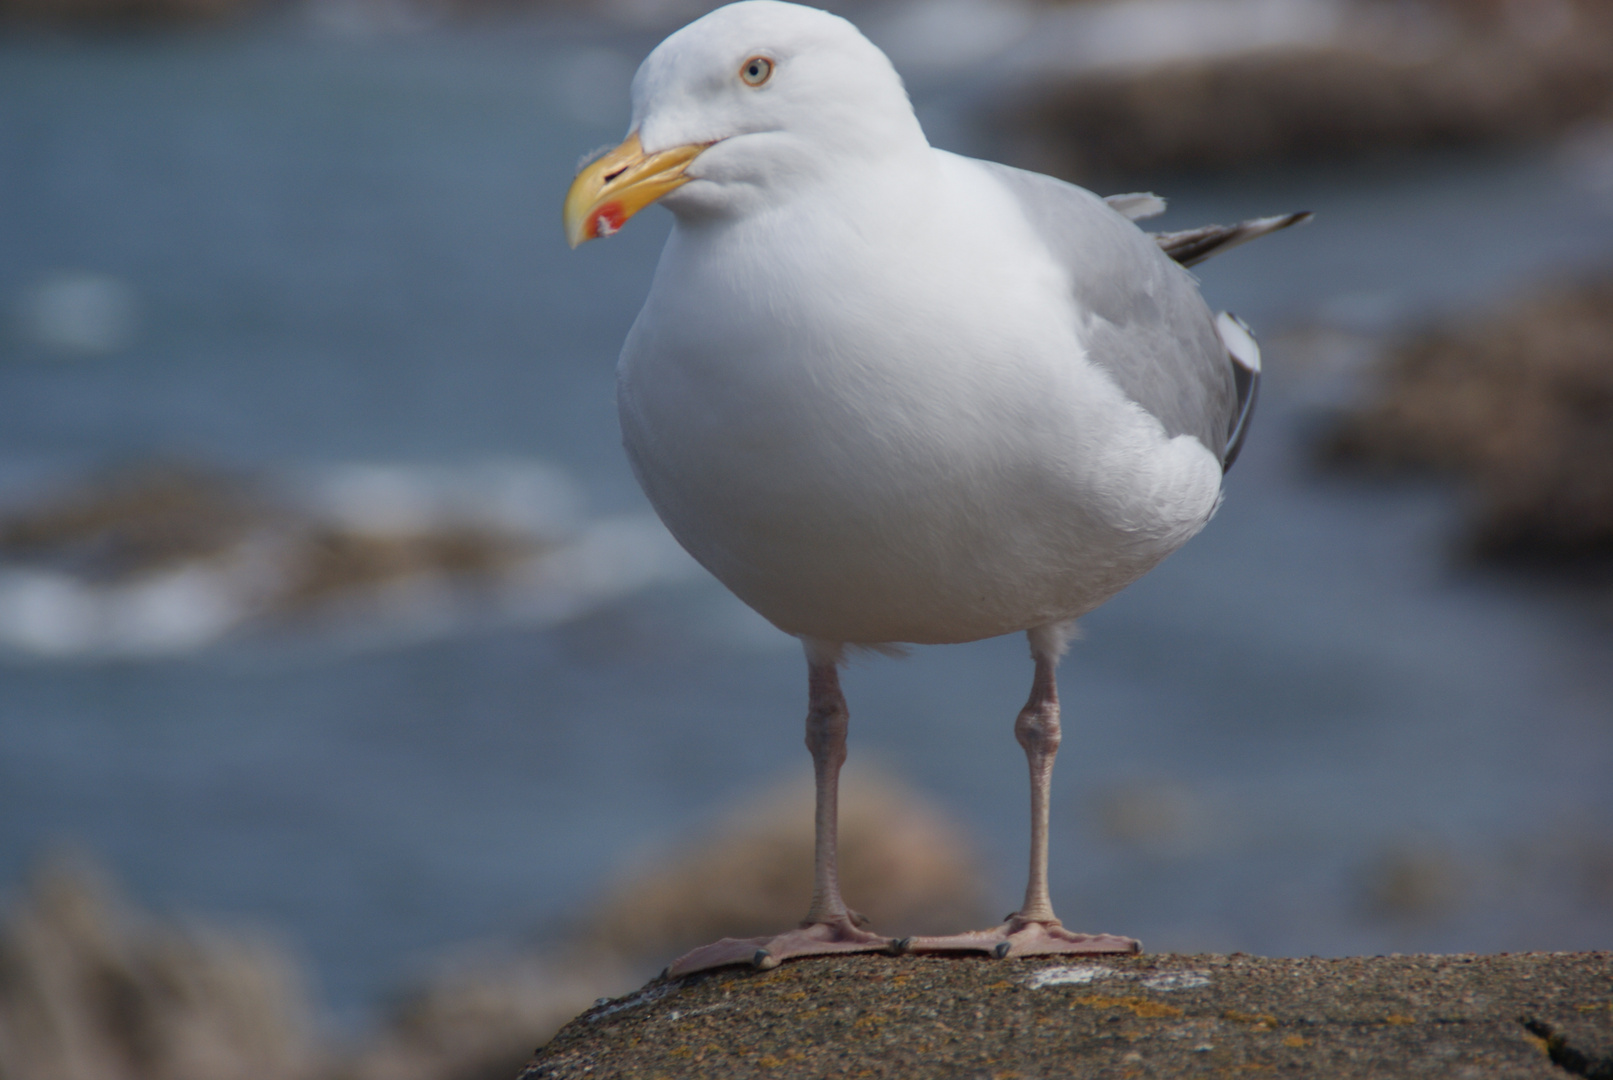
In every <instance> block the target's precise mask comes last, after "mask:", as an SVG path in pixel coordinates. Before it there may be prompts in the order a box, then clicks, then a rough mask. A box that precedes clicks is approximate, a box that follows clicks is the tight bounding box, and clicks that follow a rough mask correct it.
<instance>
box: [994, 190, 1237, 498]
mask: <svg viewBox="0 0 1613 1080" xmlns="http://www.w3.org/2000/svg"><path fill="white" fill-rule="evenodd" d="M982 164H983V165H985V166H986V167H987V168H989V169H990V170H991V171H992V173H993V174H994V175H995V176H996V177H997V178H998V179H999V180H1001V181H1002V183H1003V184H1004V185H1005V186H1006V187H1007V188H1008V189H1009V191H1010V192H1012V193H1013V195H1014V196H1015V198H1016V199H1018V201H1019V203H1020V206H1021V207H1022V208H1023V210H1024V212H1025V217H1026V220H1028V221H1029V222H1030V223H1031V226H1032V228H1034V229H1036V230H1037V231H1038V232H1039V233H1040V234H1041V235H1042V236H1043V237H1044V238H1045V239H1046V241H1047V245H1048V247H1049V249H1050V250H1051V251H1052V252H1053V255H1054V257H1055V258H1056V259H1057V260H1058V262H1059V263H1060V265H1061V266H1062V267H1063V269H1064V271H1065V272H1066V273H1067V274H1068V275H1069V281H1070V287H1071V294H1072V295H1071V298H1072V300H1073V301H1074V302H1075V307H1076V310H1077V311H1078V312H1079V316H1078V317H1079V318H1080V319H1081V320H1082V326H1081V330H1082V337H1083V339H1084V340H1085V341H1086V342H1087V347H1088V355H1089V357H1090V359H1091V360H1092V361H1093V362H1094V363H1096V364H1098V365H1099V366H1100V367H1102V368H1103V369H1104V370H1105V371H1107V372H1108V373H1109V375H1110V376H1111V377H1112V378H1113V379H1114V380H1115V382H1116V383H1118V384H1119V386H1120V389H1121V390H1122V391H1124V392H1125V394H1126V395H1127V396H1128V397H1130V398H1131V400H1133V401H1135V402H1136V403H1137V404H1138V405H1141V406H1142V407H1143V408H1144V409H1147V410H1148V411H1149V412H1150V413H1152V414H1153V415H1154V416H1155V417H1157V418H1158V419H1159V422H1160V423H1161V424H1163V425H1164V427H1165V432H1166V434H1167V435H1171V436H1176V435H1182V434H1187V435H1192V436H1193V437H1194V438H1196V439H1198V440H1199V441H1200V442H1202V443H1203V444H1204V445H1205V446H1206V447H1208V448H1209V450H1210V452H1211V453H1212V454H1214V455H1215V456H1216V458H1217V459H1218V460H1220V461H1221V462H1222V463H1223V467H1224V466H1225V465H1226V464H1228V462H1227V454H1228V450H1229V449H1232V448H1233V445H1234V444H1233V443H1232V441H1231V440H1232V435H1233V433H1234V431H1238V432H1239V433H1240V434H1241V429H1242V421H1243V420H1245V419H1246V416H1245V413H1246V410H1245V407H1244V406H1245V404H1246V403H1247V402H1250V400H1251V398H1252V393H1253V384H1252V381H1249V386H1248V389H1247V390H1245V387H1244V386H1243V385H1240V384H1241V383H1243V382H1245V381H1247V380H1240V379H1239V378H1237V376H1236V374H1235V364H1234V361H1233V358H1232V355H1231V353H1230V351H1229V349H1228V346H1227V343H1226V342H1225V341H1223V340H1222V337H1221V334H1220V333H1219V332H1218V330H1217V321H1216V318H1215V316H1214V315H1212V314H1211V313H1210V309H1209V308H1208V307H1206V306H1205V303H1204V300H1203V298H1202V297H1201V296H1200V295H1199V289H1198V283H1197V282H1196V281H1195V280H1194V279H1193V277H1192V275H1191V274H1189V273H1188V272H1187V271H1186V270H1183V269H1182V268H1181V267H1180V266H1178V265H1177V264H1176V263H1175V262H1173V261H1171V259H1170V258H1169V257H1168V256H1166V255H1165V254H1164V253H1163V252H1162V251H1161V250H1160V248H1159V246H1158V245H1157V244H1156V243H1155V242H1154V241H1153V239H1152V238H1151V237H1150V236H1149V235H1148V234H1147V233H1145V232H1143V231H1142V230H1141V229H1139V228H1137V226H1136V225H1133V224H1132V223H1131V221H1129V220H1127V218H1126V217H1125V216H1123V214H1122V213H1120V212H1117V211H1116V210H1115V209H1113V208H1112V207H1110V206H1107V205H1105V203H1104V201H1103V200H1102V199H1100V198H1098V197H1097V196H1096V195H1094V194H1092V193H1091V192H1090V191H1087V190H1086V189H1085V188H1079V187H1076V186H1075V185H1074V184H1066V183H1065V182H1063V181H1062V180H1055V179H1054V178H1052V177H1050V176H1043V175H1041V174H1039V173H1031V172H1025V171H1023V170H1021V169H1015V168H1011V167H1009V166H1007V165H998V164H996V163H994V162H982ZM1251 343H1252V342H1251ZM1257 363H1258V361H1257ZM1240 390H1244V393H1242V394H1240Z"/></svg>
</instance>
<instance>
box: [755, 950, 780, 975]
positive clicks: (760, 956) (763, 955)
mask: <svg viewBox="0 0 1613 1080" xmlns="http://www.w3.org/2000/svg"><path fill="white" fill-rule="evenodd" d="M750 962H751V966H752V967H754V968H755V969H756V970H757V971H771V970H773V969H774V968H776V967H778V961H777V960H775V959H773V954H772V953H770V952H768V951H767V950H766V949H757V950H756V954H755V955H754V956H752V957H751V958H750Z"/></svg>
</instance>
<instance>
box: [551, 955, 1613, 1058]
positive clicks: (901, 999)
mask: <svg viewBox="0 0 1613 1080" xmlns="http://www.w3.org/2000/svg"><path fill="white" fill-rule="evenodd" d="M1245 1074H1247V1075H1256V1076H1258V1075H1279V1074H1280V1075H1290V1076H1326V1077H1337V1078H1347V1077H1389V1076H1424V1075H1427V1076H1449V1077H1467V1076H1471V1077H1475V1078H1478V1077H1483V1078H1486V1080H1488V1078H1509V1077H1520V1078H1521V1077H1536V1078H1540V1080H1564V1078H1566V1077H1569V1076H1575V1075H1578V1076H1585V1077H1594V1078H1596V1080H1613V953H1608V952H1595V953H1523V954H1512V955H1505V954H1504V955H1500V956H1383V957H1371V958H1348V959H1336V960H1324V959H1316V958H1312V959H1305V960H1295V959H1276V960H1273V959H1265V958H1262V957H1255V956H1244V955H1241V954H1236V953H1235V954H1233V955H1231V956H1175V955H1143V956H1137V957H1124V958H1097V959H1093V960H1080V959H1072V958H1048V957H1036V958H1031V959H1026V960H1003V961H994V960H989V959H974V958H936V957H914V956H903V957H888V956H880V955H866V956H849V957H826V958H814V959H805V960H797V961H791V962H789V963H786V964H784V965H783V966H782V967H779V968H777V969H775V970H773V971H768V972H756V971H751V970H748V969H726V970H722V971H716V972H707V973H703V974H701V975H695V976H690V977H688V978H684V979H671V980H656V981H655V982H652V983H650V984H649V985H648V986H646V987H644V988H643V989H642V990H640V991H638V992H637V993H635V994H632V995H629V996H628V997H625V998H620V999H617V1000H614V1001H602V1002H601V1003H600V1004H599V1005H597V1006H596V1007H595V1008H593V1009H591V1010H589V1011H588V1012H586V1013H584V1014H583V1015H582V1016H580V1017H578V1018H577V1019H576V1020H573V1021H572V1022H571V1023H570V1024H568V1025H567V1026H566V1027H565V1028H563V1029H562V1030H561V1031H560V1033H559V1034H558V1035H556V1036H555V1037H554V1039H553V1040H552V1041H551V1042H550V1043H549V1044H548V1045H547V1046H545V1047H543V1048H542V1049H541V1050H539V1052H538V1054H537V1056H536V1057H535V1058H534V1059H533V1060H532V1062H531V1063H530V1064H529V1065H528V1066H527V1068H526V1069H525V1070H524V1071H523V1072H522V1074H521V1080H539V1078H543V1080H571V1078H580V1077H590V1078H601V1077H624V1078H629V1080H634V1078H640V1077H642V1078H653V1077H682V1076H699V1077H712V1078H717V1077H751V1076H757V1077H760V1076H766V1077H797V1076H799V1077H924V1078H928V1077H970V1078H991V1080H1033V1078H1043V1077H1046V1078H1048V1080H1055V1078H1059V1080H1062V1078H1078V1077H1117V1078H1118V1077H1155V1076H1199V1075H1204V1076H1234V1075H1245Z"/></svg>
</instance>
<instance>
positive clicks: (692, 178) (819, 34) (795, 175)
mask: <svg viewBox="0 0 1613 1080" xmlns="http://www.w3.org/2000/svg"><path fill="white" fill-rule="evenodd" d="M924 145H926V144H925V141H924V133H923V131H922V130H921V129H920V127H919V124H918V120H917V118H916V117H914V115H913V108H912V105H911V103H910V102H909V101H908V98H907V91H906V90H905V89H904V88H903V86H902V80H901V77H900V76H898V75H897V74H896V70H895V69H894V68H893V67H892V66H891V63H890V61H889V60H888V59H886V57H885V54H884V53H882V52H880V51H879V49H878V48H877V47H876V46H875V45H874V44H873V43H872V42H870V41H869V40H868V39H867V38H865V37H863V35H862V34H861V33H860V32H859V31H858V30H857V28H856V27H855V26H852V25H851V24H850V23H849V22H847V21H846V20H844V19H842V18H840V17H839V16H836V15H830V14H829V13H828V12H824V11H818V10H816V9H814V8H808V7H802V6H800V5H798V4H786V3H780V2H778V0H745V2H743V3H738V4H730V5H728V6H727V7H722V8H718V9H717V10H716V11H713V12H712V13H711V14H709V15H707V16H705V17H704V18H701V19H699V20H697V21H695V22H692V23H690V24H689V25H688V26H685V27H684V28H683V29H682V30H679V31H678V32H677V33H675V34H673V35H672V36H671V37H669V38H667V39H666V40H665V41H663V42H662V43H661V44H660V45H658V46H656V48H655V51H654V52H652V53H650V55H649V56H648V57H647V58H646V59H645V61H644V63H643V64H642V65H641V66H640V67H639V70H638V74H637V75H636V76H634V78H633V119H632V123H631V125H630V131H629V135H628V137H627V140H626V141H625V142H623V143H622V145H621V146H618V147H617V148H616V149H614V150H612V151H610V152H609V153H608V154H606V155H605V156H604V157H601V158H599V159H598V160H597V161H594V162H592V163H591V164H589V165H588V166H587V167H586V168H584V169H583V170H582V171H581V172H579V173H578V175H577V178H576V180H575V181H574V182H573V183H572V186H571V190H570V192H569V193H568V194H567V196H566V205H565V225H566V238H567V240H569V241H570V243H571V246H572V247H576V246H577V245H578V244H581V243H582V242H583V241H585V240H592V239H594V238H596V237H599V236H608V235H610V234H611V233H613V232H615V231H616V230H617V229H619V228H621V226H622V225H623V223H625V222H626V221H627V219H628V218H629V217H632V216H633V214H635V213H637V212H638V211H639V210H641V209H642V208H644V207H645V206H648V205H649V204H650V203H652V202H655V201H657V200H664V202H665V204H666V205H667V207H668V208H669V209H671V210H672V211H673V212H674V213H677V214H679V215H688V216H691V217H692V216H699V215H720V214H725V213H744V212H745V211H746V210H747V209H749V208H751V207H754V206H757V205H761V204H763V203H776V202H777V201H778V200H779V199H780V198H783V197H787V193H788V192H789V191H790V190H791V189H793V188H797V187H799V186H801V185H809V184H811V183H813V182H815V181H816V180H817V179H819V178H821V177H823V176H825V175H833V174H834V173H835V172H836V171H837V170H842V169H845V168H849V167H852V166H853V165H856V166H859V167H868V166H873V167H877V166H878V165H879V163H880V162H881V161H883V160H885V159H886V158H887V157H888V156H889V155H891V154H901V153H911V152H912V151H913V150H914V148H921V147H923V146H924Z"/></svg>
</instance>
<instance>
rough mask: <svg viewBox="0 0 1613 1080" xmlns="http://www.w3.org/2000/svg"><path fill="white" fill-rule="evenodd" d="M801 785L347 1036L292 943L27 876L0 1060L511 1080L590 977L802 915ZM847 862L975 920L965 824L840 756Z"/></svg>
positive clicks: (120, 1068)
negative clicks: (360, 1033) (568, 919)
mask: <svg viewBox="0 0 1613 1080" xmlns="http://www.w3.org/2000/svg"><path fill="white" fill-rule="evenodd" d="M811 798H812V793H811V791H810V789H807V788H805V787H803V786H800V785H793V784H792V785H787V786H785V787H784V788H783V789H782V790H775V791H772V792H769V793H764V794H761V795H758V796H757V797H756V798H755V799H753V800H752V801H750V802H749V803H747V804H746V805H744V806H741V807H738V808H736V809H734V810H733V811H732V812H731V813H730V814H729V815H727V816H725V817H724V818H723V819H722V820H721V821H719V822H718V823H717V824H716V825H715V827H714V828H713V829H712V830H711V831H710V832H709V833H707V834H705V835H703V836H699V837H695V838H692V839H691V840H689V841H688V842H686V843H685V844H683V845H682V846H681V847H679V848H677V849H676V850H675V851H674V852H673V853H672V854H670V855H665V856H659V857H657V858H655V859H653V860H650V861H646V862H644V863H642V864H640V865H637V866H635V867H631V868H629V869H628V870H627V871H626V872H624V873H623V875H622V876H621V877H620V879H619V880H618V881H617V883H616V884H615V885H613V886H612V887H611V888H610V889H609V890H608V892H607V893H606V895H605V896H603V897H602V898H600V899H599V900H598V901H596V902H594V903H593V904H590V905H588V907H587V909H586V910H585V911H583V912H582V913H580V914H579V916H578V918H577V919H576V920H575V922H574V923H573V925H572V926H571V927H570V928H569V929H568V930H567V931H565V932H563V933H562V934H560V935H558V937H557V939H556V940H554V941H552V942H550V943H549V944H547V945H539V946H536V947H533V948H531V949H529V950H527V951H525V952H522V951H519V950H513V949H509V948H501V949H496V950H495V949H492V948H490V947H482V948H477V949H470V948H467V949H466V950H465V951H463V952H461V953H459V954H457V955H454V956H450V957H448V958H445V959H444V960H443V962H442V963H441V964H440V965H439V967H438V968H437V970H436V971H435V972H434V973H433V974H431V975H430V976H428V977H427V978H426V979H424V980H423V981H422V982H421V984H420V985H418V986H416V987H414V988H412V989H409V990H407V991H405V992H404V993H402V994H401V995H400V997H399V998H398V1003H397V1004H396V1006H395V1007H394V1008H393V1009H392V1011H391V1013H390V1015H389V1017H388V1019H387V1021H386V1022H385V1024H384V1025H383V1027H382V1029H381V1030H380V1031H378V1032H375V1033H373V1034H372V1035H371V1036H370V1037H368V1038H367V1040H366V1041H365V1042H363V1043H361V1044H359V1045H357V1046H348V1047H336V1046H334V1045H330V1044H322V1043H321V1042H320V1041H319V1039H317V1038H316V1034H315V1033H316V1032H317V1031H318V1027H317V1025H316V1024H315V1023H314V1020H313V1014H314V1011H315V1010H314V1006H313V1005H312V999H311V998H310V997H309V996H308V994H307V992H306V990H305V989H304V984H303V979H302V977H301V976H300V974H299V971H298V965H297V963H296V961H295V960H294V958H293V957H292V956H291V954H289V953H288V952H287V951H286V950H284V949H282V948H279V947H276V946H273V945H271V944H269V943H267V942H266V941H264V940H262V939H260V938H257V937H254V936H252V935H248V934H244V933H242V932H239V931H223V930H219V929H216V928H202V927H199V926H194V925H176V924H172V923H159V922H156V921H154V920H152V919H151V918H149V917H146V916H141V915H138V914H136V913H134V912H132V911H131V910H130V909H129V908H128V907H127V906H126V905H125V904H123V903H122V902H121V901H119V900H118V899H117V898H116V896H115V894H114V892H113V890H112V889H111V887H110V886H109V885H108V884H107V883H106V880H105V878H104V877H103V876H102V875H101V874H99V873H97V872H95V871H93V870H90V869H87V868H86V866H85V865H84V864H83V862H82V861H78V862H57V863H53V864H51V865H49V866H47V867H46V868H45V869H44V870H43V871H42V872H41V873H40V874H39V875H38V877H37V880H36V883H35V885H34V886H33V888H32V890H31V892H30V895H28V896H27V897H25V898H24V899H23V900H22V901H21V902H20V903H18V904H17V906H16V907H15V908H14V909H13V911H12V912H11V913H10V914H9V916H8V917H7V918H6V921H5V928H4V933H3V936H0V1077H5V1078H7V1080H9V1078H12V1077H17V1078H20V1080H233V1078H235V1077H242V1078H246V1077H249V1076H250V1077H252V1078H253V1080H305V1078H316V1077H317V1078H321V1080H323V1078H330V1080H337V1078H351V1080H484V1078H485V1080H508V1078H509V1077H510V1076H513V1075H514V1074H515V1071H517V1070H518V1069H519V1067H520V1065H521V1063H522V1062H523V1061H524V1060H526V1058H527V1057H529V1056H530V1055H531V1053H532V1050H533V1048H534V1047H535V1046H537V1045H538V1044H539V1043H540V1042H542V1041H543V1040H545V1039H547V1038H548V1037H549V1035H550V1034H552V1033H553V1032H554V1031H556V1030H558V1029H559V1028H560V1026H561V1025H562V1024H564V1023H565V1022H566V1021H567V1020H569V1019H571V1018H572V1017H573V1016H575V1015H577V1014H578V1013H579V1012H581V1011H583V1010H584V1009H586V1008H588V1007H589V1006H591V1005H593V1004H594V1003H595V1002H596V1001H597V1000H598V999H599V998H600V997H601V996H608V995H620V994H625V993H627V992H629V991H631V990H633V989H636V988H637V987H638V986H639V985H640V984H642V983H643V982H644V981H645V980H646V979H647V978H649V977H651V976H653V975H654V974H655V973H656V972H657V971H658V970H660V968H661V967H663V966H664V965H665V964H666V963H667V962H668V961H670V960H671V959H673V958H675V957H676V956H678V955H679V954H680V953H682V952H684V951H685V950H687V949H688V948H691V947H693V946H694V945H698V944H702V943H704V942H707V941H711V940H715V939H716V938H719V937H723V936H742V935H748V934H760V933H767V932H771V931H776V930H778V929H780V928H784V927H788V926H792V925H794V924H795V923H797V922H798V921H799V920H800V918H801V916H802V915H803V914H804V913H805V909H806V904H807V900H808V898H809V897H810V894H811V888H812V881H811V875H812V814H811ZM840 836H841V844H842V864H841V880H842V882H843V884H844V887H845V891H846V894H847V896H848V897H851V898H852V899H853V902H854V903H856V904H857V906H858V907H859V908H860V909H862V910H863V911H865V913H867V914H869V915H870V917H872V918H873V919H874V920H875V925H876V926H879V927H881V928H884V929H887V930H889V931H890V932H892V933H896V934H911V933H922V932H934V931H940V930H943V929H954V930H956V929H961V928H964V927H974V926H985V925H988V924H990V923H993V922H995V920H994V919H993V918H991V917H990V916H989V915H988V914H987V911H988V909H987V908H986V906H985V903H984V897H985V896H986V895H987V893H986V887H985V885H984V881H983V877H982V875H981V872H980V870H979V868H978V866H977V864H976V860H975V857H974V854H973V848H972V845H971V844H970V842H969V841H968V840H967V839H966V838H965V837H964V836H963V835H962V834H961V833H960V832H959V830H958V829H957V828H956V827H955V826H953V825H952V824H951V823H950V822H948V821H947V820H946V819H945V817H943V816H942V815H941V814H940V813H939V812H938V811H936V810H935V809H934V808H933V807H932V806H930V805H929V804H928V803H926V802H924V801H923V800H922V799H920V798H919V797H918V796H916V795H914V794H913V793H912V792H911V791H910V790H908V789H907V788H906V787H905V786H904V785H902V784H901V783H900V782H898V781H896V780H894V779H892V778H890V777H888V776H884V775H881V774H878V773H875V772H872V771H870V770H850V771H848V774H847V777H846V782H845V785H844V788H843V790H842V802H841V822H840Z"/></svg>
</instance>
